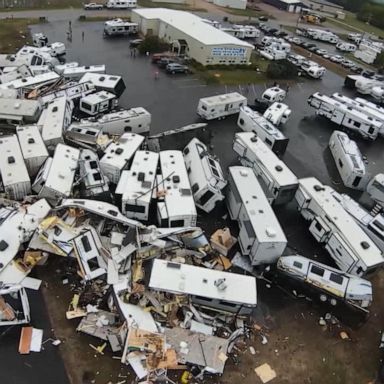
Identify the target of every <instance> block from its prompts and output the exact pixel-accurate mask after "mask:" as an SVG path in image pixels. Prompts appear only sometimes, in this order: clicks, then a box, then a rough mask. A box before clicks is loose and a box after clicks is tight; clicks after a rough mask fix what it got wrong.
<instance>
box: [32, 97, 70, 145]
mask: <svg viewBox="0 0 384 384" xmlns="http://www.w3.org/2000/svg"><path fill="white" fill-rule="evenodd" d="M72 112H73V102H72V101H71V100H67V98H66V97H59V98H57V99H54V100H53V101H51V102H50V103H49V104H47V105H46V107H45V108H44V110H43V112H42V114H41V116H40V119H39V121H38V123H37V125H38V126H39V127H41V136H42V138H43V141H44V143H45V145H46V146H47V147H49V146H54V145H56V144H58V143H62V142H63V134H64V132H65V130H66V129H67V128H68V127H69V125H70V124H71V121H72Z"/></svg>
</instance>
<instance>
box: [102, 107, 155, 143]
mask: <svg viewBox="0 0 384 384" xmlns="http://www.w3.org/2000/svg"><path fill="white" fill-rule="evenodd" d="M97 122H98V123H99V124H100V126H101V130H102V131H103V133H106V134H108V135H112V136H120V135H122V134H123V133H124V132H132V133H139V134H146V133H149V130H150V126H151V114H150V113H149V112H148V111H147V110H146V109H144V108H142V107H136V108H131V109H128V110H122V111H118V112H112V113H107V114H104V115H102V116H101V117H100V118H99V119H98V120H97Z"/></svg>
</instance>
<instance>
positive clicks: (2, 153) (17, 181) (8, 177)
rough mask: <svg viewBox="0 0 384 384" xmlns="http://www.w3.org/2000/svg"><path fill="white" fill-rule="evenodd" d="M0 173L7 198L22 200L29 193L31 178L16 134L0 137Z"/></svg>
mask: <svg viewBox="0 0 384 384" xmlns="http://www.w3.org/2000/svg"><path fill="white" fill-rule="evenodd" d="M0 174H1V178H2V181H3V186H4V191H5V194H6V196H7V197H8V199H11V200H23V199H24V197H25V196H27V195H29V194H30V193H31V180H30V178H29V174H28V170H27V167H26V166H25V162H24V158H23V154H22V152H21V149H20V145H19V140H18V139H17V136H16V135H12V136H4V137H1V138H0Z"/></svg>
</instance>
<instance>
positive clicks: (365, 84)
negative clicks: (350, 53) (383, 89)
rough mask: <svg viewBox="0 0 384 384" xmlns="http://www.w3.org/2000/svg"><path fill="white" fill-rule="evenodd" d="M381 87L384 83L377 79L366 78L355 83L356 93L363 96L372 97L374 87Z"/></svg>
mask: <svg viewBox="0 0 384 384" xmlns="http://www.w3.org/2000/svg"><path fill="white" fill-rule="evenodd" d="M381 85H383V81H381V80H377V79H369V78H366V77H364V76H362V77H361V78H359V79H357V80H356V82H355V87H356V91H357V92H359V93H361V94H362V95H370V94H371V92H372V89H373V88H374V87H377V86H381Z"/></svg>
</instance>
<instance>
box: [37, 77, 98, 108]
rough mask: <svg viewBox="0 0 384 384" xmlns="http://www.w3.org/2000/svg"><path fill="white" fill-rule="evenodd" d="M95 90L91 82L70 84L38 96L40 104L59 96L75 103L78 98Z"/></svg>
mask: <svg viewBox="0 0 384 384" xmlns="http://www.w3.org/2000/svg"><path fill="white" fill-rule="evenodd" d="M95 91H96V88H95V86H94V85H93V84H92V83H91V82H86V83H78V84H70V85H65V86H63V87H60V88H59V89H58V90H55V91H52V92H49V93H46V94H44V96H42V97H40V100H41V102H42V104H47V103H49V102H51V101H53V100H54V99H57V98H59V97H66V98H67V100H71V101H72V102H73V103H77V102H78V101H79V99H81V98H82V97H85V96H87V95H89V94H90V93H93V92H95Z"/></svg>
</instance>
